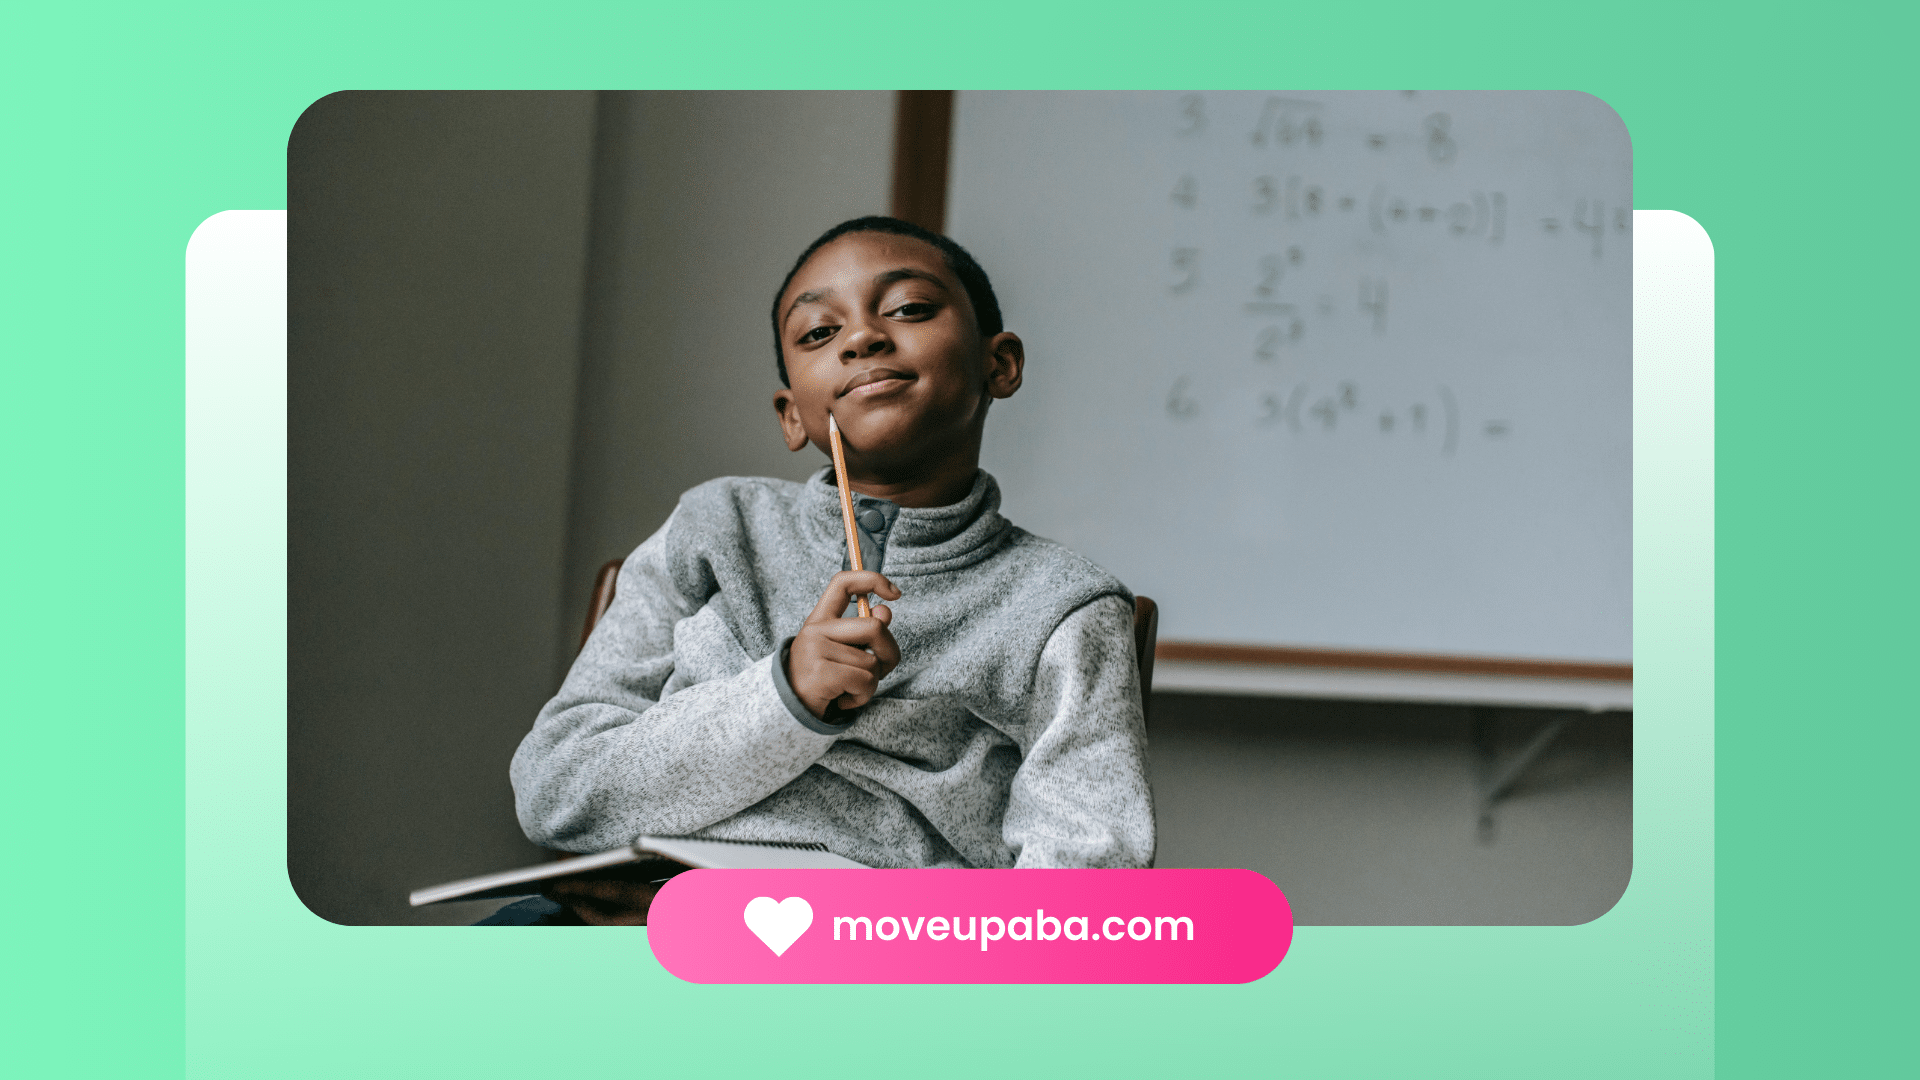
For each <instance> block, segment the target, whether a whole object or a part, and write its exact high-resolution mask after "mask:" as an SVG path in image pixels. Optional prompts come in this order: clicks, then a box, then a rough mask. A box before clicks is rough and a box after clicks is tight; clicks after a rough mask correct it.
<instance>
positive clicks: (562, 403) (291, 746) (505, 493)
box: [287, 92, 893, 923]
mask: <svg viewBox="0 0 1920 1080" xmlns="http://www.w3.org/2000/svg"><path fill="white" fill-rule="evenodd" d="M892 121H893V105H892V95H891V94H887V93H883V92H865V93H831V94H828V93H822V94H772V93H741V94H734V93H722V94H673V93H641V94H603V95H595V94H590V93H545V94H463V93H451V94H427V93H400V94H336V95H334V96H332V97H329V98H326V99H323V100H322V101H320V102H318V103H316V104H315V105H314V106H313V107H312V108H311V109H309V110H308V112H307V113H306V115H305V116H303V117H302V118H301V120H300V122H299V124H298V125H297V126H296V127H295V129H294V132H293V136H292V139H291V141H290V143H289V146H288V189H289V190H288V209H289V215H288V228H289V237H288V242H289V248H288V264H289V265H288V273H289V278H288V292H289V297H288V299H289V307H288V368H289V371H288V377H289V385H288V392H289V400H288V414H289V415H288V444H289V445H288V455H289V456H288V494H289V509H288V518H289V520H288V533H289V545H288V546H289V551H288V577H289V581H288V605H289V606H288V651H289V656H288V667H289V670H288V763H287V764H288V872H289V874H290V876H291V878H292V881H293V884H294V887H295V889H296V890H297V891H298V892H299V894H300V895H301V897H302V898H303V899H304V900H305V901H306V902H307V905H308V906H309V907H310V908H312V909H313V910H314V911H315V912H317V913H319V914H321V915H323V916H325V917H327V918H329V919H333V920H335V921H339V922H348V923H397V922H464V921H471V920H472V918H474V917H475V912H476V911H477V910H484V908H485V907H486V906H489V905H482V906H480V907H479V908H476V907H474V906H471V905H450V906H447V907H442V908H430V909H423V910H414V909H411V908H409V907H408V906H407V904H406V893H407V892H408V890H410V889H411V888H414V887H417V886H420V885H427V884H432V883H435V882H438V881H444V880H447V879H449V878H455V877H462V876H466V875H468V874H472V873H478V872H481V871H485V870H491V869H498V868H502V867H506V866H512V865H516V864H519V863H524V862H531V861H536V860H538V859H539V858H540V852H539V851H538V850H537V849H535V848H534V847H533V846H532V845H530V844H528V843H527V841H526V840H525V838H524V837H523V836H522V835H521V833H520V830H519V826H518V824H517V823H516V822H515V820H514V815H513V802H512V792H511V790H510V789H509V788H508V786H507V781H506V766H507V760H508V758H509V757H510V756H511V755H512V753H513V749H514V747H515V746H516V745H517V744H518V743H519V740H520V737H521V736H522V735H524V734H525V733H526V730H527V728H528V727H529V726H530V725H531V723H532V720H533V716H534V713H535V712H537V711H538V709H539V708H540V706H541V704H543V703H544V702H545V700H546V699H547V697H548V696H549V695H550V694H551V693H552V691H553V687H554V685H555V683H556V682H557V680H558V678H559V676H560V674H561V673H562V672H563V671H564V664H565V660H566V659H568V658H570V657H571V655H572V651H573V646H574V643H575V642H576V640H577V635H578V633H579V620H580V618H581V615H582V613H583V611H584V608H585V602H586V591H587V588H588V583H589V582H590V580H591V576H592V572H593V568H594V567H595V566H597V565H598V564H599V563H600V562H602V561H604V560H606V559H608V558H616V557H620V556H623V555H625V554H626V552H628V551H629V550H631V549H632V548H633V547H634V546H635V545H636V544H638V543H639V542H640V541H641V540H642V539H644V538H645V537H646V535H647V534H648V533H650V532H652V531H653V529H654V528H656V527H657V526H658V525H659V524H660V522H661V521H663V520H664V519H665V517H666V515H667V513H668V512H669V511H670V510H671V509H672V506H673V501H674V498H675V496H677V495H678V493H679V492H680V491H682V490H684V489H685V488H687V487H690V486H692V485H693V484H695V483H698V482H700V481H702V480H705V479H708V478H710V477H712V476H716V475H721V474H725V473H754V474H763V475H764V474H772V475H785V476H795V477H797V476H801V475H804V474H805V473H806V472H807V471H809V470H810V469H811V468H812V467H813V463H812V461H811V460H803V459H802V457H801V456H799V455H789V454H788V453H787V451H786V449H785V447H784V446H783V445H781V443H780V441H779V438H778V436H777V433H776V427H775V424H774V422H773V416H772V408H771V400H772V394H773V390H774V389H775V387H776V386H777V385H778V382H777V379H776V377H775V375H774V372H773V362H772V356H771V352H770V350H771V343H770V340H769V336H768V335H769V331H768V330H767V329H766V328H765V324H764V320H765V316H764V314H763V313H764V311H765V310H766V308H767V307H768V306H769V305H770V303H771V292H772V290H773V288H774V287H775V286H776V285H778V283H779V281H780V277H781V275H783V274H784V273H785V271H786V268H787V265H788V264H789V263H790V262H791V260H792V259H793V257H794V256H795V255H796V254H798V252H799V251H800V249H801V248H802V247H804V246H805V245H806V243H807V242H808V241H809V240H811V239H812V238H813V236H815V235H817V234H818V233H819V232H820V231H822V230H824V229H825V228H826V227H827V226H829V225H832V224H833V223H835V222H837V221H840V220H842V219H844V218H846V217H850V216H854V215H856V214H861V213H878V212H884V210H885V206H886V201H887V183H888V176H889V173H888V162H889V160H890V153H891V140H892Z"/></svg>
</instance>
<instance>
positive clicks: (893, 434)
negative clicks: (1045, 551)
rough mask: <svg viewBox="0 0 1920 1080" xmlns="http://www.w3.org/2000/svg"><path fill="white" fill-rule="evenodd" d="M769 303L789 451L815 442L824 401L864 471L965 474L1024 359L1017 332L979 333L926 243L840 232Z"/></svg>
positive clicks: (778, 401)
mask: <svg viewBox="0 0 1920 1080" xmlns="http://www.w3.org/2000/svg"><path fill="white" fill-rule="evenodd" d="M780 305H781V306H780V311H781V324H780V343H781V344H780V348H781V351H782V354H783V355H784V356H785V357H786V362H787V378H788V380H789V381H790V382H791V383H792V387H791V389H785V390H781V391H780V392H778V393H777V394H775V395H774V409H775V411H776V412H778V413H779V414H780V426H781V429H782V433H783V434H784V435H785V436H786V441H787V447H788V449H791V450H799V449H800V448H801V447H803V446H805V445H806V444H807V443H809V442H811V443H813V444H814V445H815V446H818V447H820V448H821V449H822V450H826V449H827V446H828V443H827V413H828V411H829V410H831V411H832V413H833V416H834V418H835V419H836V420H837V421H839V425H840V432H841V438H842V441H843V442H844V443H845V445H846V448H847V457H848V468H849V469H850V470H853V471H856V472H859V473H861V474H863V475H864V477H865V478H868V479H874V480H881V481H886V482H891V483H911V482H913V481H915V480H918V479H920V478H921V477H922V476H925V475H928V474H930V473H932V472H936V471H946V470H949V469H956V468H964V471H965V472H966V474H967V475H968V476H969V477H971V475H972V470H973V468H975V467H976V466H977V464H978V460H979V452H980V433H981V429H982V426H983V425H984V423H985V421H986V414H987V405H988V403H989V402H990V401H991V400H992V399H994V398H1003V397H1009V396H1011V395H1012V394H1013V392H1014V391H1016V390H1018V389H1019V388H1020V378H1021V369H1022V367H1023V365H1024V359H1025V358H1024V354H1023V352H1022V349H1021V345H1020V339H1019V338H1018V337H1015V336H1014V335H1012V334H1008V333H1001V334H995V335H994V336H993V337H991V338H983V337H982V336H981V334H980V329H979V324H978V322H977V321H976V320H975V318H974V312H973V305H972V304H971V303H970V302H969V301H968V299H967V292H966V289H965V287H964V286H962V285H961V284H960V282H959V280H958V279H957V278H956V277H955V276H954V274H953V272H952V271H951V270H949V269H948V268H947V263H946V260H945V259H944V258H942V257H941V255H940V252H939V251H938V250H937V249H935V248H934V247H933V246H932V245H930V244H927V243H924V242H922V241H920V240H916V239H914V238H912V237H909V236H895V235H892V234H889V233H871V232H863V233H849V234H847V235H845V236H842V237H840V238H839V239H837V240H835V241H833V242H832V243H830V244H828V245H827V246H825V247H823V248H821V249H820V250H819V251H817V252H815V253H814V255H813V257H812V258H811V259H808V260H807V263H806V265H804V266H802V267H801V268H800V272H799V273H797V274H795V275H794V276H793V281H792V282H791V283H790V284H789V285H788V286H787V290H786V292H784V293H782V294H781V297H780ZM969 454H971V459H970V460H966V461H963V460H961V459H964V458H966V457H967V455H969Z"/></svg>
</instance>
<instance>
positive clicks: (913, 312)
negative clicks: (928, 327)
mask: <svg viewBox="0 0 1920 1080" xmlns="http://www.w3.org/2000/svg"><path fill="white" fill-rule="evenodd" d="M933 311H934V307H933V305H932V304H926V303H921V302H920V301H918V300H916V301H914V302H913V303H910V304H902V305H900V306H899V307H897V308H894V309H893V311H892V312H891V314H894V315H899V316H902V317H904V318H908V319H913V318H918V317H920V316H922V315H931V314H933Z"/></svg>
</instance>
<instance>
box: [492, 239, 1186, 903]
mask: <svg viewBox="0 0 1920 1080" xmlns="http://www.w3.org/2000/svg"><path fill="white" fill-rule="evenodd" d="M773 326H774V333H775V357H776V362H777V366H778V368H779V372H780V376H781V381H782V383H783V384H784V388H783V389H781V390H780V391H779V392H778V393H776V394H775V395H774V410H775V412H776V413H777V414H778V416H779V422H780V428H781V431H782V433H783V434H784V436H785V438H786V443H787V447H788V449H789V450H794V451H798V450H800V449H802V448H803V447H805V446H806V445H808V444H809V443H811V444H813V445H814V446H816V447H819V448H821V449H822V450H823V452H825V451H826V448H827V445H828V444H827V416H828V413H829V411H831V413H832V414H833V416H834V418H835V419H836V420H837V422H838V424H839V427H840V430H841V433H842V436H843V441H844V444H845V452H846V459H847V473H848V478H849V487H850V488H852V490H853V492H854V502H855V517H856V521H857V522H858V523H859V526H860V530H861V533H862V536H861V548H862V552H863V555H864V562H865V565H866V567H867V568H868V569H866V570H863V571H861V572H858V573H855V572H851V571H847V570H845V569H844V567H845V566H846V565H848V563H847V561H846V532H845V529H844V526H843V523H842V519H841V510H840V504H839V497H838V493H837V491H836V490H835V488H834V486H833V470H832V469H831V468H830V467H827V468H823V469H822V470H821V471H820V472H818V473H816V474H814V476H813V477H812V478H811V479H809V480H808V481H807V482H806V483H804V484H795V483H792V482H789V481H782V480H769V479H750V478H739V477H728V478H724V479H720V480H715V481H712V482H710V483H707V484H703V485H701V486H699V487H697V488H694V489H693V490H692V491H689V492H687V493H686V494H685V495H684V496H682V498H681V500H680V504H679V506H678V507H677V508H676V509H675V510H674V512H673V514H672V515H671V516H670V517H669V518H668V520H667V523H666V524H665V525H664V526H662V527H661V528H660V530H659V531H658V532H656V533H655V534H654V535H653V536H652V537H651V538H649V539H648V540H647V541H646V542H645V543H643V544H641V545H640V547H639V548H638V549H637V550H635V551H634V553H633V554H632V555H631V556H629V557H628V559H627V560H626V563H625V565H624V566H623V567H622V569H621V572H620V578H619V585H618V589H617V592H616V594H615V598H614V602H613V606H612V607H611V608H610V609H609V610H608V611H607V613H606V615H605V616H604V617H603V618H602V619H601V620H600V622H599V624H598V625H597V626H596V627H595V629H594V631H593V635H592V637H591V639H590V640H589V641H588V642H587V645H586V647H585V648H584V649H583V650H582V652H581V654H580V657H579V659H578V660H577V661H576V662H575V664H574V666H573V670H572V671H571V672H570V673H569V674H568V676H567V679H566V682H565V683H564V684H563V685H562V687H561V689H560V692H559V694H558V696H556V697H555V698H554V699H553V701H552V702H550V703H549V704H548V705H547V706H546V708H545V709H543V710H542V711H541V713H540V716H539V718H538V719H537V720H536V721H535V723H534V727H533V730H532V732H531V733H529V734H528V735H527V737H526V739H525V741H523V742H522V743H521V745H520V748H519V750H518V752H516V753H515V755H514V758H513V766H512V777H513V786H514V793H515V800H516V805H517V808H518V811H519V816H520V821H521V824H522V826H523V827H524V828H525V829H526V832H527V835H528V836H529V837H530V838H531V839H533V841H534V842H536V843H539V844H543V845H547V846H550V847H558V848H562V849H566V850H570V851H599V850H603V849H606V848H611V847H615V846H618V845H622V844H627V843H630V842H632V840H633V839H634V837H636V836H638V835H642V834H648V833H651V834H656V835H699V836H705V837H717V838H724V839H740V840H758V841H803V842H818V843H823V844H825V845H826V846H827V847H828V848H829V849H830V850H832V851H834V852H835V853H836V854H839V855H843V856H846V857H847V858H851V859H854V860H856V861H858V862H862V863H865V864H867V865H870V866H881V867H907V866H958V867H1004V866H1019V867H1075V866H1145V865H1147V863H1148V862H1149V860H1150V859H1151V857H1152V855H1153V815H1152V808H1151V804H1150V801H1149V796H1148V791H1147V781H1146V769H1145V749H1146V737H1145V731H1144V726H1143V722H1142V714H1141V706H1140V695H1139V675H1138V672H1137V670H1136V663H1135V658H1134V653H1133V638H1132V617H1133V616H1132V613H1133V607H1132V598H1131V596H1130V595H1129V594H1128V592H1127V590H1126V588H1125V587H1124V586H1122V585H1121V584H1120V582H1118V581H1117V580H1115V579H1114V578H1113V577H1112V576H1111V575H1109V574H1107V573H1105V572H1104V571H1102V570H1101V569H1100V568H1098V567H1096V566H1094V565H1093V564H1092V563H1090V562H1088V561H1087V560H1085V559H1082V558H1080V557H1079V556H1077V555H1074V554H1073V553H1072V552H1069V551H1067V550H1066V549H1064V548H1062V547H1060V546H1058V545H1056V544H1053V543H1052V542H1050V541H1046V540H1042V539H1040V538H1038V537H1035V536H1033V535H1031V534H1029V533H1027V532H1025V531H1024V530H1021V529H1018V528H1015V527H1013V526H1012V525H1011V524H1010V523H1008V522H1007V521H1006V519H1004V518H1002V517H1001V516H1000V515H999V513H998V511H997V508H998V505H999V491H998V488H997V486H996V485H995V484H994V481H993V478H992V477H990V476H988V475H987V474H986V473H984V472H981V471H980V469H979V458H980V444H981V435H982V430H983V426H984V424H985V421H986V416H987V408H988V405H989V404H990V403H991V402H992V401H993V400H994V399H996V398H1005V397H1010V396H1012V395H1013V393H1014V392H1015V391H1017V390H1018V389H1019V388H1020V383H1021V376H1022V370H1023V367H1024V363H1025V355H1024V352H1023V347H1022V345H1021V342H1020V339H1019V338H1018V337H1016V336H1015V335H1013V334H1011V333H1007V332H1005V331H1004V330H1003V329H1002V327H1001V322H1000V310H999V303H998V301H997V300H996V299H995V297H994V294H993V288H992V285H991V284H990V283H989V282H988V280H987V276H986V274H985V272H984V271H982V270H981V269H980V267H979V265H978V264H977V263H976V262H974V260H973V258H972V256H970V255H968V254H967V252H966V251H965V250H964V249H962V248H961V247H960V246H959V245H957V244H955V243H953V241H951V240H949V239H947V238H946V237H943V236H939V235H937V234H934V233H931V232H928V231H926V230H924V229H921V228H919V227H917V226H914V225H911V224H908V223H906V222H903V221H898V220H896V219H893V218H879V217H873V218H860V219H857V220H854V221H849V222H846V223H844V224H842V225H839V226H837V227H835V228H834V229H832V230H829V231H828V232H827V233H826V234H825V235H824V236H822V237H821V238H820V239H819V240H817V241H815V242H814V244H813V245H812V246H811V247H809V248H808V249H807V250H806V252H804V253H803V254H802V255H801V257H800V259H799V261H798V262H796V263H795V265H794V268H793V270H792V272H791V273H789V274H788V276H787V280H786V282H785V283H784V284H782V286H781V288H780V291H779V293H778V294H777V295H776V297H775V305H774V309H773ZM836 570H839V572H838V573H836V572H835V571H836ZM865 594H877V595H878V596H879V597H881V598H882V599H883V600H885V601H888V603H883V604H877V605H875V606H874V607H873V615H872V617H870V618H849V617H847V615H848V614H849V605H850V604H851V603H852V601H853V599H854V598H855V597H856V596H860V595H865Z"/></svg>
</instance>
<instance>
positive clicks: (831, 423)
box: [827, 412, 840, 431]
mask: <svg viewBox="0 0 1920 1080" xmlns="http://www.w3.org/2000/svg"><path fill="white" fill-rule="evenodd" d="M827 430H828V431H839V430H840V422H839V421H838V420H835V419H834V418H833V413H831V412H829V413H827Z"/></svg>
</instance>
